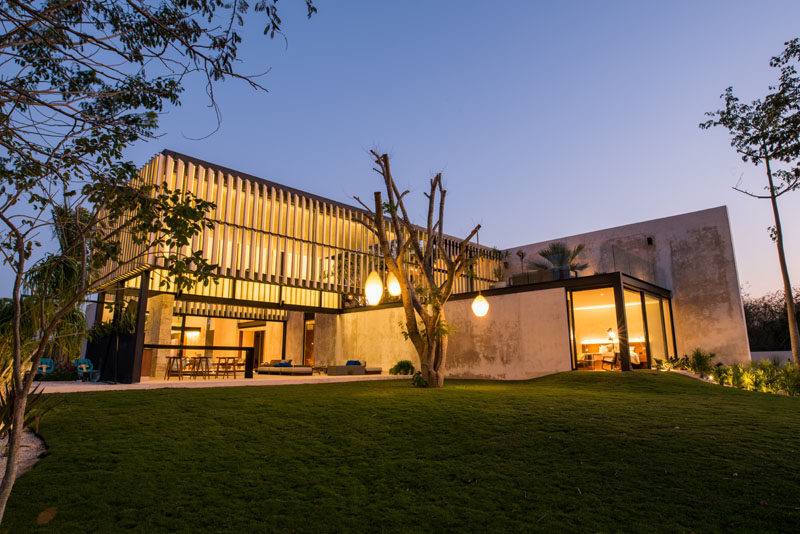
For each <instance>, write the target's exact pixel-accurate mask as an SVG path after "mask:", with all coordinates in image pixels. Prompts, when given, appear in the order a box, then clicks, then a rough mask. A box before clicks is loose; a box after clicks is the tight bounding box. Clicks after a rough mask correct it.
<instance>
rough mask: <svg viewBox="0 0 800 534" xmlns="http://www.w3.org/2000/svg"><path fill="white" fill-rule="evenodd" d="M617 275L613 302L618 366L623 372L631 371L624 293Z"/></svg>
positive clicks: (620, 276)
mask: <svg viewBox="0 0 800 534" xmlns="http://www.w3.org/2000/svg"><path fill="white" fill-rule="evenodd" d="M616 274H617V280H616V282H615V283H614V302H615V303H616V309H617V336H618V337H619V364H620V368H621V369H622V370H623V371H630V370H631V352H630V348H629V346H628V321H627V318H626V316H625V293H624V290H623V287H622V274H621V273H616Z"/></svg>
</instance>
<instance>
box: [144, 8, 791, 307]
mask: <svg viewBox="0 0 800 534" xmlns="http://www.w3.org/2000/svg"><path fill="white" fill-rule="evenodd" d="M317 6H318V9H319V13H317V14H316V15H315V16H314V17H313V18H312V19H311V20H310V21H309V20H306V18H305V8H304V5H303V3H302V2H300V1H299V0H298V1H292V2H289V1H287V2H281V3H280V4H279V7H280V9H281V10H282V12H281V16H282V18H283V20H284V23H285V25H284V30H285V34H286V42H284V41H283V40H282V39H275V40H273V41H269V40H268V39H266V38H263V37H262V36H261V35H260V32H259V31H258V29H257V28H253V31H252V32H251V33H249V34H248V35H247V38H246V39H245V46H244V47H243V57H244V58H246V62H245V63H243V65H242V67H243V69H244V70H245V71H247V72H260V71H264V70H266V68H271V70H270V72H269V74H268V75H267V76H265V77H264V78H262V83H263V84H264V85H265V86H266V87H267V88H268V89H269V93H263V92H257V91H254V90H252V89H250V88H249V87H247V86H246V85H245V84H243V83H241V82H237V81H235V80H231V81H229V82H226V83H225V84H224V85H222V86H219V87H218V88H217V92H216V96H217V101H218V103H219V105H220V107H221V111H222V124H221V127H220V129H219V131H217V132H216V133H213V135H210V136H209V137H207V138H205V139H203V140H192V139H191V138H199V137H203V136H206V135H208V134H209V133H211V132H212V131H213V130H214V128H215V125H216V121H215V116H214V114H213V112H212V111H210V110H209V109H208V108H207V107H206V104H207V100H206V97H205V94H204V91H203V87H202V85H200V84H198V85H196V86H193V87H189V89H188V90H187V93H186V95H185V98H184V103H183V106H182V107H180V108H177V109H172V110H169V111H168V113H167V114H165V116H164V117H163V119H162V121H161V125H162V131H163V133H164V135H163V136H162V137H161V138H160V139H158V140H155V141H152V142H149V143H143V144H140V145H139V146H137V147H136V149H135V150H132V151H131V152H130V153H129V156H130V157H131V158H132V159H133V160H134V161H135V162H136V163H137V164H144V163H146V161H147V160H148V159H149V158H150V157H151V156H152V155H153V154H155V153H156V152H158V151H160V150H161V149H163V148H170V149H172V150H176V151H178V152H183V153H186V154H189V155H193V156H195V157H198V158H202V159H206V160H209V161H212V162H215V163H218V164H221V165H225V166H228V167H231V168H234V169H237V170H241V171H245V172H248V173H251V174H255V175H257V176H261V177H263V178H267V179H270V180H273V181H276V182H279V183H282V184H287V185H290V186H293V187H296V188H299V189H303V190H306V191H311V192H314V193H316V194H319V195H322V196H326V197H329V198H332V199H335V200H339V201H345V202H352V196H353V195H360V196H362V197H364V198H370V197H371V192H372V191H374V190H376V189H378V186H379V182H378V177H377V175H376V174H375V173H373V172H372V170H371V167H372V166H371V162H370V160H369V157H368V150H369V149H370V148H371V147H379V148H380V149H382V150H384V151H387V152H389V153H390V154H391V155H392V156H393V165H394V168H395V173H396V177H397V179H398V180H399V181H400V182H401V183H402V184H404V185H406V186H407V187H409V188H411V189H413V190H414V193H415V198H416V199H417V201H418V204H417V206H418V207H419V206H421V205H422V200H424V198H423V197H422V190H423V189H424V188H425V187H427V181H428V178H429V177H430V176H431V175H432V173H435V172H437V171H443V172H444V176H445V182H446V186H447V187H448V206H447V211H448V213H447V220H446V227H445V230H446V232H447V233H449V234H452V235H463V234H465V233H466V232H468V231H469V229H470V228H471V226H472V225H474V224H475V223H481V224H482V225H483V228H484V229H483V230H482V231H481V234H480V239H481V243H482V244H487V245H495V246H497V247H500V248H506V247H511V246H516V245H522V244H526V243H532V242H537V241H542V240H546V239H551V238H555V237H560V236H567V235H572V234H578V233H583V232H588V231H592V230H598V229H602V228H608V227H612V226H617V225H622V224H628V223H633V222H638V221H642V220H647V219H652V218H657V217H663V216H668V215H674V214H679V213H683V212H687V211H693V210H699V209H704V208H709V207H713V206H719V205H723V204H724V205H727V206H728V208H729V211H730V216H731V225H732V232H733V237H734V246H735V251H736V254H737V261H738V268H739V276H740V283H741V284H742V285H743V287H744V288H745V291H746V292H749V293H751V294H754V295H758V294H761V293H763V292H766V291H772V290H776V289H778V288H780V287H781V281H780V275H779V269H778V262H777V254H776V251H775V247H774V245H773V243H772V242H771V241H770V239H769V236H768V234H767V226H769V225H770V224H772V217H771V212H770V207H769V203H768V202H767V201H757V200H753V199H750V198H746V197H744V196H743V195H741V194H739V193H736V192H735V191H733V190H732V189H731V186H733V185H735V184H736V183H737V181H739V180H740V178H741V179H742V180H743V181H742V183H743V184H744V185H746V186H748V187H750V188H751V189H754V190H757V191H758V190H760V189H761V188H762V186H763V184H764V175H763V170H762V169H761V168H753V167H752V166H751V165H750V164H746V163H743V162H742V161H741V160H740V159H739V158H738V156H737V155H736V154H735V153H734V151H733V149H732V148H730V146H729V141H728V135H727V133H726V132H725V131H723V130H713V131H710V132H709V131H701V130H700V129H699V128H698V123H699V122H701V121H702V120H704V112H706V111H711V110H715V109H717V108H718V107H719V106H720V104H721V101H720V99H719V95H720V93H722V91H723V90H724V89H725V88H726V87H727V86H729V85H733V86H734V89H735V91H736V93H737V94H738V95H739V96H740V97H742V98H743V99H745V100H748V101H749V100H751V99H753V98H757V97H760V96H762V95H763V93H765V92H766V90H767V87H768V85H769V84H771V83H773V82H774V81H775V79H776V73H775V72H774V71H773V69H771V68H770V67H769V65H768V63H769V59H770V57H771V56H773V55H775V54H778V53H779V52H780V51H781V50H782V49H783V43H784V42H785V41H787V40H789V39H791V38H793V37H797V36H800V25H799V24H798V20H800V3H798V2H797V1H796V0H793V1H783V2H781V1H766V0H765V1H759V2H732V1H729V0H728V1H719V2H690V1H685V2H662V3H654V2H636V1H628V2H588V1H587V2H531V1H519V2H492V3H486V2H470V1H460V2H455V1H437V2H425V1H402V2H400V1H393V2H389V1H381V2H375V1H366V0H365V1H355V0H348V1H339V2H333V1H326V0H319V1H318V2H317ZM798 207H800V192H797V193H794V195H789V196H786V197H784V198H783V199H782V200H781V209H782V214H783V220H784V227H785V229H786V234H787V236H786V237H787V239H786V240H787V243H786V247H787V253H788V261H789V265H790V274H791V276H792V279H793V283H794V284H795V285H797V284H800V246H799V245H798V233H800V224H799V223H800V209H798Z"/></svg>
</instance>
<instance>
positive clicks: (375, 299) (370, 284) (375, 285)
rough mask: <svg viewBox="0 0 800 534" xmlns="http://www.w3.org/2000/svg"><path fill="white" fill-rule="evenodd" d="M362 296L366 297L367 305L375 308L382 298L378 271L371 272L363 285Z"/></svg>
mask: <svg viewBox="0 0 800 534" xmlns="http://www.w3.org/2000/svg"><path fill="white" fill-rule="evenodd" d="M364 294H365V295H366V297H367V304H369V305H370V306H377V305H378V303H379V302H380V301H381V297H383V282H381V277H380V275H379V274H378V271H372V272H371V273H369V276H368V277H367V281H366V283H365V284H364Z"/></svg>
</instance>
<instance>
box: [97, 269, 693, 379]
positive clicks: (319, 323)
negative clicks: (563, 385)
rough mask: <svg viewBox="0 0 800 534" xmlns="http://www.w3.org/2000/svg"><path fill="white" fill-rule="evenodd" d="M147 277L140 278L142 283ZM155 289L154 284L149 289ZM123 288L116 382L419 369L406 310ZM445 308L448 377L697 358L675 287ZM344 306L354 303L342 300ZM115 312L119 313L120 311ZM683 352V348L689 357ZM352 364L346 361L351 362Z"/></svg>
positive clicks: (619, 281)
mask: <svg viewBox="0 0 800 534" xmlns="http://www.w3.org/2000/svg"><path fill="white" fill-rule="evenodd" d="M143 279H144V276H143ZM148 285H149V284H148ZM135 286H136V284H135V283H130V282H127V283H126V284H125V285H124V286H123V289H122V291H120V292H118V293H117V294H116V295H119V297H117V296H115V295H114V293H113V292H112V293H109V294H106V295H104V296H103V297H102V299H101V300H103V301H104V302H105V303H106V304H109V302H111V303H112V304H113V302H114V300H115V299H116V298H120V302H119V304H120V306H116V307H114V306H113V305H107V306H105V307H103V308H97V310H96V314H95V316H96V320H108V319H109V318H110V317H111V316H112V315H113V314H114V313H125V312H120V311H119V310H120V309H123V310H124V309H127V310H129V312H130V314H131V316H132V317H133V319H132V322H134V323H135V325H136V327H135V330H134V332H133V334H129V335H127V336H117V337H116V338H106V339H103V340H95V341H93V342H91V343H89V344H88V345H87V351H86V354H87V357H89V358H90V359H92V360H93V361H94V362H96V365H97V366H98V367H100V368H102V369H103V372H102V378H103V380H104V381H111V382H123V383H126V382H131V383H136V382H142V381H145V382H148V383H152V384H155V383H159V382H196V383H200V382H207V381H218V380H234V381H235V380H254V379H255V380H259V379H274V378H277V379H286V378H300V377H308V378H320V379H323V378H325V377H334V376H341V375H365V376H370V375H372V376H381V375H386V374H387V373H388V372H389V370H390V369H391V368H392V367H393V366H394V365H395V364H396V363H397V362H398V361H400V360H409V361H411V362H412V363H413V365H414V366H415V367H417V368H418V367H419V359H418V357H417V355H416V352H415V351H414V349H413V347H412V345H411V343H410V342H408V341H407V340H405V339H404V337H403V334H402V323H403V321H404V312H403V310H402V307H401V305H400V304H399V303H398V302H385V303H382V304H380V305H378V306H371V307H366V306H351V307H341V308H337V309H331V308H322V307H315V306H309V305H306V306H296V305H291V306H286V305H281V304H277V305H276V304H273V303H264V302H258V301H241V300H227V301H226V300H218V301H214V302H209V301H207V300H203V299H198V298H197V297H196V296H192V295H189V296H186V295H184V296H178V295H174V294H170V293H166V292H161V291H152V290H151V291H142V288H141V287H138V288H137V287H135ZM482 294H483V295H484V296H485V297H486V298H487V300H488V301H489V305H490V309H489V313H488V314H487V315H486V316H485V317H476V316H475V315H474V314H473V313H472V311H471V307H470V305H471V303H472V300H473V299H474V298H475V296H476V295H477V293H464V294H459V295H455V296H454V297H453V298H452V299H451V301H450V302H448V304H447V306H446V308H445V312H446V317H447V321H448V323H449V324H450V325H452V326H453V327H454V332H453V333H452V334H451V335H450V336H449V347H448V361H447V364H446V368H447V373H448V375H449V376H452V377H458V378H486V379H528V378H534V377H537V376H543V375H547V374H552V373H557V372H560V371H566V370H595V371H601V370H605V371H613V370H620V369H623V368H626V367H628V366H629V367H630V368H631V369H649V368H652V367H654V365H655V362H656V360H657V359H664V358H667V357H669V356H675V355H678V354H680V353H682V352H686V351H690V350H691V349H692V348H693V347H690V346H688V343H687V342H685V340H684V339H682V337H681V330H679V329H676V324H680V311H679V310H675V307H674V306H673V299H672V293H671V291H669V290H668V289H665V288H662V287H658V286H656V285H653V284H651V283H648V282H645V281H643V280H639V279H637V278H634V277H631V276H627V275H625V274H623V273H608V274H599V275H592V276H585V277H579V278H566V279H559V280H551V281H545V282H535V283H524V284H519V285H514V286H509V287H496V288H493V289H488V290H486V291H483V292H482ZM341 301H342V302H346V297H343V298H342V299H341ZM115 309H116V310H117V311H116V312H115V311H114V310H115ZM681 351H682V352H681ZM348 364H349V365H348Z"/></svg>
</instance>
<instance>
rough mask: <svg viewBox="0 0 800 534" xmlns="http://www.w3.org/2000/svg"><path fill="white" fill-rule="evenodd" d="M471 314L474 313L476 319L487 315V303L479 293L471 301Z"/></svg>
mask: <svg viewBox="0 0 800 534" xmlns="http://www.w3.org/2000/svg"><path fill="white" fill-rule="evenodd" d="M472 313H474V314H475V316H476V317H483V316H485V315H486V314H487V313H489V301H488V300H486V297H484V296H483V295H481V294H480V293H478V296H477V297H475V300H473V301H472Z"/></svg>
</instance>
